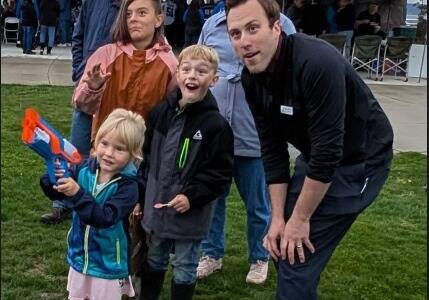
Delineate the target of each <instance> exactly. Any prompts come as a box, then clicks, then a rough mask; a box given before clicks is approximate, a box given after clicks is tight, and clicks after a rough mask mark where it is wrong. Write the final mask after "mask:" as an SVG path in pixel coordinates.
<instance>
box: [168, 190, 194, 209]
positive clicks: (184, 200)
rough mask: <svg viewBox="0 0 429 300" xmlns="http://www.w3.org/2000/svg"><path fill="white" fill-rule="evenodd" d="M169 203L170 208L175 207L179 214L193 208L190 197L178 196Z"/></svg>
mask: <svg viewBox="0 0 429 300" xmlns="http://www.w3.org/2000/svg"><path fill="white" fill-rule="evenodd" d="M169 203H170V205H171V206H170V207H173V208H174V209H175V210H176V211H177V212H179V213H184V212H185V211H187V210H188V209H189V208H190V207H191V205H190V204H189V199H188V197H186V196H185V195H183V194H180V195H177V196H176V197H174V198H173V200H171V201H170V202H169Z"/></svg>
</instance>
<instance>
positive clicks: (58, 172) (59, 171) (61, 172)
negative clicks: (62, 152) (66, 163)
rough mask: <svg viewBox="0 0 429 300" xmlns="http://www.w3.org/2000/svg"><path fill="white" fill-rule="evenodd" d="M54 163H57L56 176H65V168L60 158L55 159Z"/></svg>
mask: <svg viewBox="0 0 429 300" xmlns="http://www.w3.org/2000/svg"><path fill="white" fill-rule="evenodd" d="M54 165H55V171H54V172H55V178H57V179H58V178H62V177H64V173H65V172H66V171H65V170H64V169H62V168H61V163H60V160H59V159H58V158H57V159H55V161H54Z"/></svg>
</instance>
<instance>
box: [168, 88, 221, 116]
mask: <svg viewBox="0 0 429 300" xmlns="http://www.w3.org/2000/svg"><path fill="white" fill-rule="evenodd" d="M181 98H182V93H181V92H180V89H176V90H175V91H173V92H171V93H170V94H168V95H167V102H168V105H169V106H170V107H171V108H172V109H174V110H178V108H179V100H180V99H181ZM209 110H216V111H219V108H218V106H217V103H216V100H215V98H214V97H213V94H212V93H211V91H210V90H207V94H206V96H205V97H204V98H203V100H201V101H198V102H195V103H190V104H187V105H186V106H185V107H184V109H183V113H185V114H190V115H194V114H198V113H199V112H205V111H209Z"/></svg>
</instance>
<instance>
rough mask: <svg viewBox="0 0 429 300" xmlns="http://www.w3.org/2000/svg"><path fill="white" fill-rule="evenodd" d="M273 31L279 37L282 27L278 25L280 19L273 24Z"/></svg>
mask: <svg viewBox="0 0 429 300" xmlns="http://www.w3.org/2000/svg"><path fill="white" fill-rule="evenodd" d="M273 30H274V32H275V33H276V34H278V35H280V33H281V32H282V25H281V24H280V19H278V20H277V21H275V22H274V24H273Z"/></svg>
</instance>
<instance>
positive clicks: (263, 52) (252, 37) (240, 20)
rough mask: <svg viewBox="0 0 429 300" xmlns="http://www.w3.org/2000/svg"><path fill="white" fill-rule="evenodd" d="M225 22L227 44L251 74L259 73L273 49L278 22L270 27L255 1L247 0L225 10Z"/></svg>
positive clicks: (277, 38) (277, 36) (278, 27)
mask: <svg viewBox="0 0 429 300" xmlns="http://www.w3.org/2000/svg"><path fill="white" fill-rule="evenodd" d="M227 23H228V32H229V36H230V39H231V44H232V46H233V47H234V50H235V52H236V53H237V55H238V57H239V58H240V59H241V60H242V61H243V63H244V64H245V65H246V67H247V69H249V71H250V72H251V73H260V72H263V71H264V70H265V69H266V68H267V66H268V65H269V63H270V61H271V59H272V57H273V56H274V53H275V52H276V50H277V44H278V40H279V36H280V33H281V28H280V21H279V20H277V21H276V22H275V23H274V24H273V26H271V27H270V24H269V21H268V17H267V15H266V13H265V11H264V9H263V8H262V6H261V5H260V4H259V2H258V1H257V0H249V1H247V2H245V3H244V4H240V5H238V6H236V7H234V8H232V9H231V10H230V11H229V13H228V17H227Z"/></svg>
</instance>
